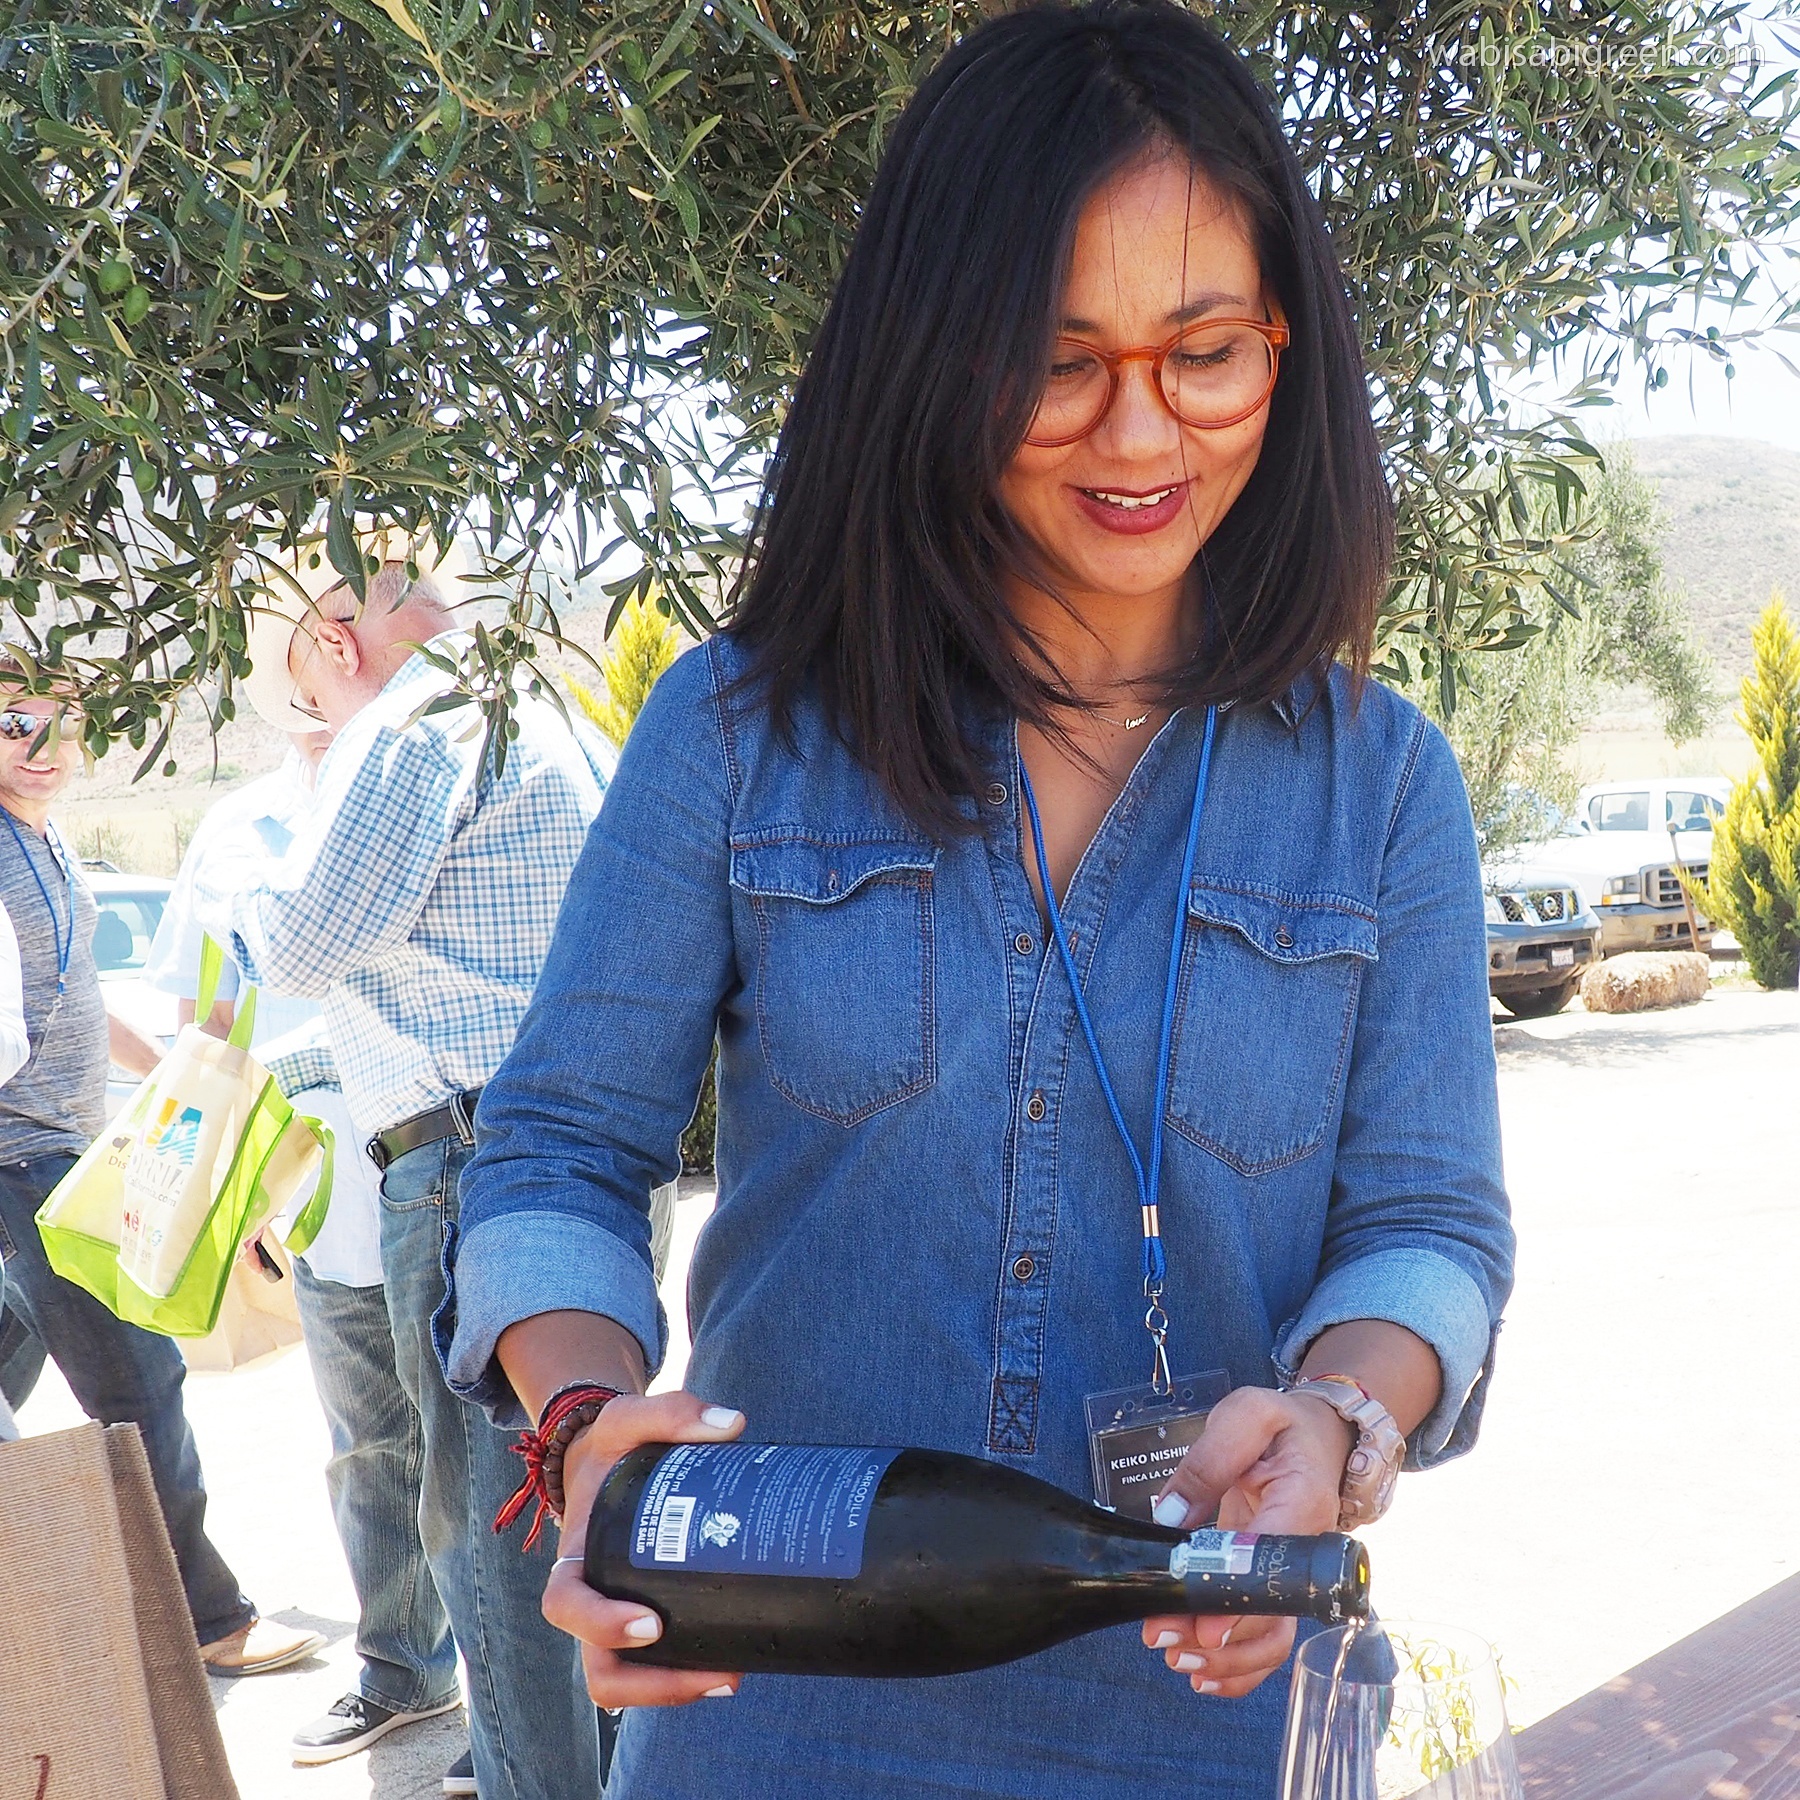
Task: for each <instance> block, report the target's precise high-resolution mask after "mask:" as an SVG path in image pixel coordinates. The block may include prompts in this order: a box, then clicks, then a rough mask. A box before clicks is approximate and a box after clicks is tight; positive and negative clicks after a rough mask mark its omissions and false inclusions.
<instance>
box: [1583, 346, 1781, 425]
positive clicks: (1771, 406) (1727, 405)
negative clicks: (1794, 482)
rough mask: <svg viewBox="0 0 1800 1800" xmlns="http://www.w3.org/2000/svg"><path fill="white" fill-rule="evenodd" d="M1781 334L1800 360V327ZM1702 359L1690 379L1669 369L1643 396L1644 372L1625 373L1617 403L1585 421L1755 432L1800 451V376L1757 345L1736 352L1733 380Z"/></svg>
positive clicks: (1595, 423)
mask: <svg viewBox="0 0 1800 1800" xmlns="http://www.w3.org/2000/svg"><path fill="white" fill-rule="evenodd" d="M1784 335H1785V336H1786V339H1787V355H1788V358H1789V360H1790V361H1791V362H1794V363H1796V364H1800V332H1796V333H1790V334H1784ZM1702 360H1703V359H1696V361H1695V364H1694V366H1693V368H1692V371H1691V383H1690V380H1689V379H1688V378H1687V377H1685V376H1684V375H1683V374H1681V373H1677V372H1674V371H1672V372H1671V374H1670V377H1669V385H1668V386H1667V387H1666V388H1661V389H1659V390H1658V391H1657V392H1656V393H1654V394H1652V395H1650V396H1648V397H1647V398H1646V396H1645V394H1644V391H1643V381H1642V378H1641V377H1636V378H1633V377H1627V378H1626V380H1625V381H1623V382H1622V383H1621V384H1620V386H1619V388H1618V389H1617V390H1616V399H1615V404H1614V405H1612V406H1610V407H1607V408H1605V409H1604V410H1602V411H1596V412H1592V413H1589V414H1588V415H1587V417H1588V420H1589V422H1590V423H1592V424H1593V426H1594V429H1595V430H1596V431H1597V432H1598V433H1599V434H1600V435H1602V436H1604V437H1607V438H1621V437H1626V438H1636V437H1666V436H1670V435H1674V434H1680V435H1688V434H1704V435H1706V436H1708V437H1733V438H1758V439H1761V440H1762V442H1764V443H1767V444H1779V445H1780V446H1781V447H1782V448H1783V449H1787V450H1795V451H1800V376H1797V375H1795V374H1794V373H1793V371H1792V370H1790V369H1787V368H1784V367H1783V366H1782V364H1781V362H1780V361H1779V360H1778V359H1777V358H1776V356H1775V355H1774V354H1772V353H1771V352H1770V351H1768V350H1765V349H1762V348H1759V347H1752V346H1746V347H1745V348H1744V349H1743V350H1741V351H1740V352H1739V353H1738V355H1737V376H1736V378H1735V379H1734V380H1732V381H1727V380H1726V379H1725V377H1724V375H1723V373H1722V372H1721V371H1719V370H1718V369H1717V368H1715V367H1713V366H1711V365H1710V364H1708V365H1707V366H1702ZM1690 385H1691V388H1692V392H1691V393H1690V391H1689V388H1690Z"/></svg>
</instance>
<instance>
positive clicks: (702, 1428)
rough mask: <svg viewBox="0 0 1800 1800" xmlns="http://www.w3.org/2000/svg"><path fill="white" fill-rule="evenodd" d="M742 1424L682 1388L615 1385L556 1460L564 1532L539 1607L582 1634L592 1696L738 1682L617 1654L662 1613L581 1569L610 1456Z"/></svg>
mask: <svg viewBox="0 0 1800 1800" xmlns="http://www.w3.org/2000/svg"><path fill="white" fill-rule="evenodd" d="M743 1429H744V1415H743V1414H742V1413H740V1412H733V1411H732V1410H731V1408H730V1407H726V1406H708V1405H707V1403H706V1402H705V1401H704V1400H701V1399H699V1398H698V1397H697V1396H696V1395H693V1394H688V1393H674V1394H652V1395H642V1396H639V1395H635V1394H622V1395H620V1397H619V1398H618V1399H617V1400H611V1401H608V1402H607V1404H606V1406H605V1408H604V1409H603V1410H602V1411H601V1414H600V1417H599V1418H598V1419H596V1420H595V1421H594V1423H593V1424H592V1425H590V1426H589V1427H588V1428H587V1430H585V1431H584V1432H582V1433H581V1435H580V1436H579V1437H577V1438H576V1440H575V1442H574V1443H573V1444H571V1445H570V1446H569V1449H568V1454H567V1455H566V1456H565V1458H564V1460H563V1502H564V1504H563V1519H562V1540H561V1545H560V1548H559V1550H558V1561H557V1564H556V1567H555V1568H553V1569H552V1570H551V1571H550V1580H549V1584H548V1585H547V1586H546V1587H545V1589H544V1617H545V1618H546V1619H548V1620H549V1621H550V1623H551V1624H552V1625H555V1626H557V1627H558V1628H559V1629H560V1630H563V1631H566V1632H567V1633H568V1634H569V1635H570V1636H571V1637H573V1638H576V1639H578V1640H579V1642H580V1644H581V1662H582V1667H583V1669H584V1670H585V1672H586V1674H587V1686H588V1692H589V1694H591V1695H592V1696H593V1700H594V1704H595V1705H596V1706H604V1707H607V1708H609V1709H611V1710H615V1711H616V1710H617V1709H618V1708H619V1707H621V1706H686V1705H687V1704H688V1702H689V1701H692V1700H704V1699H724V1698H726V1697H728V1696H730V1695H732V1694H735V1693H736V1692H737V1685H738V1683H739V1682H740V1681H741V1680H742V1679H743V1676H742V1675H741V1674H736V1673H732V1672H730V1671H727V1670H717V1671H713V1672H710V1673H707V1672H700V1671H696V1670H692V1669H654V1668H648V1667H644V1666H642V1665H640V1664H637V1663H628V1662H622V1661H621V1660H620V1658H619V1656H618V1652H619V1651H621V1650H634V1649H642V1648H643V1647H644V1646H645V1645H646V1644H653V1643H655V1642H656V1640H657V1638H658V1637H660V1636H661V1635H662V1621H661V1620H660V1619H659V1618H658V1617H657V1616H656V1614H655V1613H654V1612H652V1611H651V1610H650V1608H649V1607H647V1606H640V1605H638V1604H637V1602H635V1601H630V1600H609V1599H607V1597H606V1596H605V1595H604V1594H600V1593H596V1592H595V1591H594V1589H593V1588H591V1587H589V1586H588V1584H587V1583H586V1582H585V1581H583V1580H582V1578H581V1565H580V1563H579V1561H566V1560H563V1559H564V1558H579V1557H580V1556H582V1554H583V1553H584V1552H585V1550H586V1548H587V1523H588V1514H589V1512H590V1511H591V1510H592V1509H593V1504H594V1496H595V1495H596V1494H598V1493H599V1491H600V1484H601V1482H602V1481H604V1480H605V1479H606V1474H607V1471H608V1470H609V1469H611V1468H612V1466H613V1464H614V1463H616V1462H617V1461H618V1460H619V1458H620V1457H621V1456H623V1455H624V1454H625V1453H626V1452H627V1451H628V1450H635V1449H636V1448H637V1446H638V1445H639V1444H658V1443H666V1444H721V1443H724V1442H726V1441H727V1440H728V1439H730V1438H734V1437H737V1436H738V1435H739V1434H740V1433H741V1432H742V1431H743Z"/></svg>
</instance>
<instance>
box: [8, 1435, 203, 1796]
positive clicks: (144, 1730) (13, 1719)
mask: <svg viewBox="0 0 1800 1800" xmlns="http://www.w3.org/2000/svg"><path fill="white" fill-rule="evenodd" d="M0 1794H4V1795H6V1796H8V1800H11V1796H13V1795H15V1794H16V1795H18V1796H19V1800H62V1797H64V1796H67V1797H68V1800H89V1797H90V1796H92V1797H94V1800H99V1796H105V1797H106V1800H237V1786H236V1784H235V1783H234V1782H233V1781H232V1778H231V1770H230V1768H229V1766H228V1765H227V1763H226V1760H225V1746H224V1743H223V1741H222V1740H221V1738H220V1736H219V1727H218V1722H217V1720H216V1719H215V1718H214V1716H213V1709H212V1701H211V1699H210V1697H209V1695H208V1693H207V1687H206V1676H205V1673H204V1671H203V1670H202V1668H201V1664H200V1653H199V1651H198V1649H197V1648H196V1647H195V1644H194V1630H193V1625H192V1623H191V1622H190V1620H189V1618H188V1610H187V1603H186V1601H185V1600H184V1599H183V1597H182V1592H181V1580H180V1577H179V1575H178V1574H177V1573H176V1568H175V1553H174V1551H173V1550H172V1549H171V1548H170V1547H169V1537H168V1533H167V1531H165V1530H164V1528H163V1521H162V1512H161V1509H160V1508H159V1507H158V1505H157V1502H156V1493H155V1490H154V1489H153V1487H152V1486H151V1483H150V1467H149V1464H148V1463H147V1462H146V1461H145V1460H144V1449H143V1444H142V1442H141V1441H140V1440H139V1437H138V1430H137V1427H136V1426H135V1425H115V1426H111V1427H108V1428H106V1429H105V1430H102V1428H101V1427H100V1426H98V1425H82V1426H79V1427H77V1428H76V1429H75V1430H73V1431H59V1432H53V1433H50V1434H49V1435H47V1436H43V1437H28V1438H21V1439H20V1440H19V1441H17V1442H16V1443H0Z"/></svg>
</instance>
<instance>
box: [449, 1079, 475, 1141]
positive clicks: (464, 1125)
mask: <svg viewBox="0 0 1800 1800" xmlns="http://www.w3.org/2000/svg"><path fill="white" fill-rule="evenodd" d="M450 1119H451V1122H452V1123H453V1124H454V1125H455V1126H456V1135H457V1137H458V1138H460V1139H461V1140H462V1142H463V1143H464V1144H465V1145H469V1144H473V1143H474V1142H475V1121H474V1119H473V1118H472V1117H471V1116H470V1113H469V1102H468V1098H467V1096H466V1095H465V1094H464V1093H463V1092H462V1090H461V1089H460V1088H459V1089H458V1090H457V1091H456V1092H455V1093H454V1094H452V1095H451V1096H450Z"/></svg>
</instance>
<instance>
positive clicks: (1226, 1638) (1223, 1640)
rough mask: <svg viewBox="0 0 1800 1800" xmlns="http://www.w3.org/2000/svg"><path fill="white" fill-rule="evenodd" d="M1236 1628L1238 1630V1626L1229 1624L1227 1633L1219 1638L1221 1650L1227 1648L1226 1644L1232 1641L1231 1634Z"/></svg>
mask: <svg viewBox="0 0 1800 1800" xmlns="http://www.w3.org/2000/svg"><path fill="white" fill-rule="evenodd" d="M1236 1630H1237V1627H1236V1626H1235V1625H1227V1626H1226V1627H1225V1635H1224V1636H1223V1637H1222V1638H1220V1639H1219V1648H1220V1649H1221V1650H1223V1649H1224V1648H1225V1646H1226V1645H1227V1644H1229V1643H1230V1642H1231V1634H1232V1633H1233V1632H1234V1631H1236Z"/></svg>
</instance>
